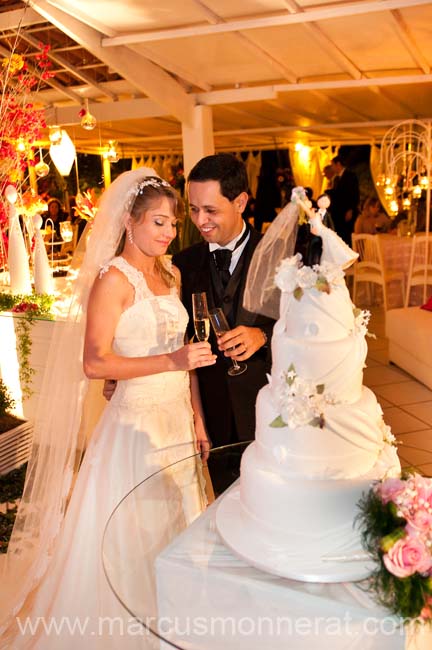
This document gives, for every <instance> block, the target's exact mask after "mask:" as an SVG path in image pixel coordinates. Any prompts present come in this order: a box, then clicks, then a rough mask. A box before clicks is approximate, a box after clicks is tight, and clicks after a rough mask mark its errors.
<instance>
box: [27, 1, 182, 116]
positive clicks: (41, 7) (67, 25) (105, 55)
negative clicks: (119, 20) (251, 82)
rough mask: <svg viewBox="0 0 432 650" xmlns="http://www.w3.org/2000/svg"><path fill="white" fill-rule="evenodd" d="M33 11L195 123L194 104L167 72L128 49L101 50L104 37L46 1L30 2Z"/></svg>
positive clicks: (168, 109)
mask: <svg viewBox="0 0 432 650" xmlns="http://www.w3.org/2000/svg"><path fill="white" fill-rule="evenodd" d="M29 3H30V5H31V7H32V8H33V9H34V10H35V11H37V12H38V13H39V14H40V15H41V16H43V17H44V18H45V19H46V20H48V21H49V22H51V23H52V24H53V25H55V26H56V27H57V28H58V29H60V30H61V31H63V32H64V33H65V34H67V35H68V36H69V38H72V39H73V40H74V41H76V42H77V43H79V44H80V45H82V47H84V48H85V49H86V50H89V51H90V52H91V53H92V54H93V55H94V56H96V57H97V58H98V59H100V60H101V61H104V63H106V65H108V66H109V67H111V68H112V69H113V70H116V71H117V73H118V74H120V75H121V76H122V77H124V78H125V79H127V80H128V81H129V83H131V84H132V85H133V86H135V88H137V89H138V90H139V91H140V92H141V93H144V94H146V95H148V96H149V97H150V98H151V99H152V100H154V101H155V102H157V103H158V104H160V105H161V106H163V108H164V109H165V110H166V112H167V114H169V115H174V116H175V117H176V118H177V119H178V120H179V121H181V122H185V123H186V124H192V122H193V108H194V102H193V99H192V97H191V96H190V95H188V94H187V93H186V92H185V91H184V90H183V89H182V87H181V86H180V84H178V83H177V82H176V81H175V80H174V79H173V78H172V77H171V76H170V75H169V74H168V73H167V72H165V71H164V70H162V69H161V68H159V67H158V66H156V65H155V64H154V63H152V62H151V61H149V60H148V59H146V58H144V57H143V56H140V55H138V54H137V53H136V52H132V51H131V50H130V49H128V48H126V47H120V48H114V49H113V48H103V47H101V37H102V34H101V33H100V32H98V31H97V30H95V29H93V28H92V27H89V26H88V25H86V24H84V23H82V22H81V21H79V20H77V19H76V18H74V17H73V16H70V15H69V14H67V13H65V12H64V11H62V10H61V9H57V8H56V7H53V6H52V5H50V4H49V3H48V2H47V1H46V0H29Z"/></svg>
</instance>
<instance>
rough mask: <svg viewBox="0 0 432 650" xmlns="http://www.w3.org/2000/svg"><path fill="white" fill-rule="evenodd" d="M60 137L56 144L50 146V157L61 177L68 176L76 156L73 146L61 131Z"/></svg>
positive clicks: (67, 136)
mask: <svg viewBox="0 0 432 650" xmlns="http://www.w3.org/2000/svg"><path fill="white" fill-rule="evenodd" d="M61 136H62V137H61V139H60V142H59V143H58V144H51V146H50V156H51V160H52V161H53V163H54V165H55V166H56V167H57V170H58V172H59V173H60V174H61V175H62V176H69V174H70V171H71V169H72V165H73V163H74V160H75V156H76V150H75V145H74V143H73V142H72V140H71V139H70V137H69V135H68V134H67V132H66V131H64V130H63V129H62V130H61Z"/></svg>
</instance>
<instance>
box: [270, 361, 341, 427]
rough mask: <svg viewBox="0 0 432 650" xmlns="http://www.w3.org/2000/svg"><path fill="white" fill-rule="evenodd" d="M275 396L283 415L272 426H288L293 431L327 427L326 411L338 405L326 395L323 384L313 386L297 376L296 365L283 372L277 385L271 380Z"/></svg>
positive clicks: (331, 397)
mask: <svg viewBox="0 0 432 650" xmlns="http://www.w3.org/2000/svg"><path fill="white" fill-rule="evenodd" d="M271 385H272V394H273V399H274V401H275V403H276V405H277V408H278V410H279V411H280V415H278V416H277V417H276V418H275V419H274V420H273V422H271V423H270V426H271V427H275V428H280V427H286V426H289V427H290V428H291V429H294V428H296V427H301V426H304V425H306V424H310V425H312V426H314V427H317V426H319V427H321V428H322V427H323V426H324V411H325V409H326V407H327V406H329V405H331V404H335V403H336V401H335V399H334V397H333V396H331V395H329V394H325V392H324V388H325V387H324V384H318V385H316V384H314V383H313V382H311V381H308V380H306V379H302V378H301V377H299V376H298V375H297V373H296V370H295V367H294V365H293V364H291V365H290V367H289V368H288V370H285V371H283V372H282V373H281V375H280V378H279V379H277V380H276V382H275V381H274V380H273V379H272V382H271Z"/></svg>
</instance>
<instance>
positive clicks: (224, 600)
mask: <svg viewBox="0 0 432 650" xmlns="http://www.w3.org/2000/svg"><path fill="white" fill-rule="evenodd" d="M217 505H218V501H216V502H215V503H214V504H213V505H212V506H211V507H210V508H208V509H207V511H206V512H205V513H204V514H203V515H201V516H200V517H199V519H197V520H196V521H195V522H193V523H192V524H191V525H190V526H189V527H188V528H187V529H186V530H185V531H184V532H183V533H181V534H180V535H178V537H176V538H175V540H174V541H173V542H172V543H171V544H170V545H169V546H168V547H167V548H166V549H165V550H164V551H163V552H162V553H161V554H160V555H159V557H158V558H157V561H156V580H157V600H158V610H159V625H160V631H161V632H162V636H164V637H165V638H168V639H169V640H171V641H172V642H174V643H176V644H177V645H178V646H179V647H181V648H183V647H184V648H188V649H190V650H195V649H197V650H198V649H200V650H216V649H221V650H222V649H223V650H231V649H232V650H234V648H235V649H236V650H243V649H244V650H255V649H256V650H258V649H259V650H263V648H265V649H266V650H279V649H280V650H282V648H283V649H284V650H318V649H319V650H325V649H328V650H355V649H360V648H361V650H404V649H405V648H409V650H420V649H421V650H426V648H428V650H430V648H431V647H432V640H431V639H432V637H425V636H424V635H421V636H417V638H416V640H415V642H414V641H413V640H411V641H410V642H408V640H407V637H406V634H405V631H404V630H402V629H401V628H400V627H398V625H397V621H396V620H395V619H394V618H393V617H391V616H390V615H389V614H388V613H387V612H386V611H385V610H383V609H381V608H379V607H378V606H377V605H376V604H375V603H374V601H373V600H372V598H371V597H370V595H369V594H368V593H367V592H365V590H364V583H339V584H316V583H313V584H312V583H302V582H296V581H293V580H286V579H283V578H279V577H277V576H273V575H270V574H266V573H263V572H261V571H259V570H257V569H254V568H252V567H250V566H248V565H246V564H245V563H244V562H243V561H242V560H240V559H238V558H237V557H236V556H234V555H233V554H232V553H231V552H230V551H229V550H228V549H227V548H226V547H225V546H224V545H223V543H222V541H221V539H220V537H219V535H218V533H217V531H216V528H215V522H214V515H215V508H216V507H217ZM428 634H429V633H428ZM428 639H429V641H428ZM162 647H164V648H168V647H169V646H168V645H167V644H164V643H162Z"/></svg>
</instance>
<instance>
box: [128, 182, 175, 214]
mask: <svg viewBox="0 0 432 650" xmlns="http://www.w3.org/2000/svg"><path fill="white" fill-rule="evenodd" d="M146 187H154V188H159V187H170V188H171V189H173V187H172V185H170V184H169V183H168V182H167V181H164V179H163V178H159V176H147V177H146V178H144V179H143V180H142V181H138V183H136V185H135V184H134V185H133V186H132V187H131V188H130V189H129V191H128V192H127V193H126V201H125V209H126V210H130V209H131V205H133V204H134V203H135V199H136V198H137V196H139V195H140V194H142V193H143V191H144V189H145V188H146Z"/></svg>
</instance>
